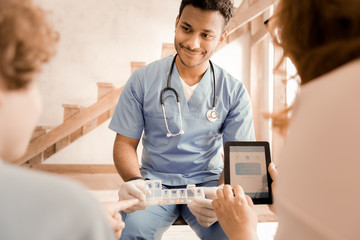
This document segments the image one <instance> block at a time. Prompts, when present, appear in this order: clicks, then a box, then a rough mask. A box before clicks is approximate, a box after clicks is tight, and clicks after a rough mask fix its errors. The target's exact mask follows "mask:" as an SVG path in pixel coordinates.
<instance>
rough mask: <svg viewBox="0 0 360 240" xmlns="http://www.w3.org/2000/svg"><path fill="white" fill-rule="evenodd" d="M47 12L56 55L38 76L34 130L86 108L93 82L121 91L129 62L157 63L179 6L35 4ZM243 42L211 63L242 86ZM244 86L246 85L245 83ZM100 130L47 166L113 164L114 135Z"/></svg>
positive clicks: (162, 2) (91, 0)
mask: <svg viewBox="0 0 360 240" xmlns="http://www.w3.org/2000/svg"><path fill="white" fill-rule="evenodd" d="M36 2H37V3H38V4H39V5H40V6H42V7H43V8H44V9H46V10H49V12H50V15H49V18H50V20H51V22H52V23H53V25H54V27H55V29H57V30H58V32H59V33H60V42H59V44H58V54H57V55H56V56H55V58H54V59H53V60H52V61H51V62H50V63H49V64H48V65H47V66H46V67H45V68H44V71H43V73H42V74H41V76H40V83H41V92H42V95H43V103H44V109H43V114H42V116H41V118H40V120H39V125H52V126H56V125H59V124H61V123H62V119H63V109H62V104H64V103H66V104H78V105H83V106H89V105H91V104H92V103H94V102H95V101H96V99H97V86H96V83H97V82H112V83H114V84H115V85H116V86H121V85H123V84H124V83H125V82H126V81H127V79H128V77H129V75H130V62H131V61H145V62H147V63H150V62H152V61H154V60H157V59H159V58H160V55H161V45H162V43H163V42H173V38H174V25H175V19H176V16H177V13H178V8H179V4H180V2H181V0H105V1H99V0H87V1H73V0H51V1H48V0H36ZM248 39H249V38H248V36H244V37H242V38H240V39H239V40H238V41H235V42H234V43H232V44H230V45H229V46H226V47H225V48H224V49H222V50H221V51H220V52H218V53H216V54H215V56H214V57H213V61H214V62H215V63H216V64H218V65H220V66H222V67H224V68H225V69H226V70H228V71H229V72H230V73H231V74H233V75H234V76H235V77H237V78H238V79H240V80H243V81H245V82H246V81H247V79H248V77H249V72H248V69H249V68H248V65H247V64H248V61H247V58H248V55H249V53H248V50H247V49H248V45H249V41H248ZM246 84H247V83H246ZM108 124H109V121H107V122H105V123H104V124H102V125H101V126H100V127H98V128H97V129H96V130H94V131H93V132H91V133H89V134H88V135H86V136H85V137H82V138H80V139H79V140H77V141H76V142H75V143H73V144H71V145H70V146H69V147H67V148H65V149H64V150H62V151H61V152H59V153H57V154H55V155H54V156H52V157H51V158H50V159H48V160H47V161H46V162H47V163H112V145H113V140H114V137H115V133H113V132H112V131H110V130H109V129H108V128H107V126H108Z"/></svg>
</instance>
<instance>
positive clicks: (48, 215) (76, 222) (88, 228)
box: [0, 164, 112, 239]
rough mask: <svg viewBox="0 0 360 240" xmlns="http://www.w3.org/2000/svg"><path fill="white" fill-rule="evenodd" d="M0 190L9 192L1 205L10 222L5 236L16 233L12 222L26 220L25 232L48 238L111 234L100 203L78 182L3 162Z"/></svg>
mask: <svg viewBox="0 0 360 240" xmlns="http://www.w3.org/2000/svg"><path fill="white" fill-rule="evenodd" d="M0 191H1V192H6V194H4V195H3V196H2V199H1V201H2V206H0V211H1V212H2V215H1V216H0V222H1V221H2V220H4V219H7V221H8V227H9V230H8V231H7V232H6V233H4V234H5V236H6V234H13V228H12V227H13V225H12V224H11V223H13V222H17V223H19V224H20V225H21V223H26V224H25V226H24V227H23V229H22V231H23V233H22V234H24V235H26V234H28V235H31V236H36V235H37V234H38V233H41V236H46V238H47V239H54V237H57V238H58V239H61V238H59V237H60V236H63V237H66V236H73V237H74V238H72V239H83V238H80V236H85V235H86V236H88V233H89V232H93V233H94V234H99V235H101V236H111V234H112V232H111V229H110V227H109V226H108V223H107V222H106V221H107V220H106V218H105V215H104V213H103V211H102V209H101V205H100V203H99V202H98V201H97V200H96V199H95V198H94V197H93V196H92V194H91V193H90V192H89V190H87V189H86V188H85V187H83V186H82V185H81V184H79V183H77V182H73V181H71V180H68V179H65V178H61V177H58V176H55V175H52V174H47V173H42V172H38V171H34V170H30V169H25V168H22V167H17V166H11V165H8V164H3V165H2V166H0ZM16 213H21V214H16ZM39 226H42V228H41V229H40V228H39ZM74 226H76V227H74ZM34 234H35V235H34ZM30 238H31V237H30ZM32 239H34V238H32ZM40 239H44V238H40ZM90 239H94V238H90ZM106 239H109V238H106Z"/></svg>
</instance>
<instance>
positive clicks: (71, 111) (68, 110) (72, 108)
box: [55, 104, 85, 151]
mask: <svg viewBox="0 0 360 240" xmlns="http://www.w3.org/2000/svg"><path fill="white" fill-rule="evenodd" d="M62 106H63V108H64V122H65V121H66V120H68V119H70V118H71V117H72V116H74V115H75V114H77V113H78V112H80V111H81V110H82V109H84V108H85V107H83V106H80V105H74V104H63V105H62ZM82 135H83V131H82V127H80V128H78V129H77V130H75V131H74V132H73V133H72V134H71V135H70V136H66V137H64V138H63V139H61V140H60V141H58V142H57V143H56V149H55V151H59V150H61V149H63V148H64V147H66V146H67V145H69V144H70V143H72V142H74V141H75V140H76V139H78V138H79V137H81V136H82Z"/></svg>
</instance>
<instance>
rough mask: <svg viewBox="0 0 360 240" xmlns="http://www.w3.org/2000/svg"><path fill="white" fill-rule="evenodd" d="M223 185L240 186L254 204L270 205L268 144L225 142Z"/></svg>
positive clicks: (271, 201)
mask: <svg viewBox="0 0 360 240" xmlns="http://www.w3.org/2000/svg"><path fill="white" fill-rule="evenodd" d="M224 153H225V160H224V174H225V175H224V177H225V184H230V185H231V186H233V187H234V186H235V185H240V186H241V187H242V188H243V189H244V192H245V194H247V195H248V196H250V197H251V199H252V200H253V202H254V204H272V203H273V200H272V192H271V182H272V180H271V177H270V174H269V172H268V166H269V164H270V162H271V159H270V148H269V143H268V142H257V141H254V142H239V141H233V142H226V143H225V149H224Z"/></svg>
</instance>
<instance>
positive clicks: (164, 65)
mask: <svg viewBox="0 0 360 240" xmlns="http://www.w3.org/2000/svg"><path fill="white" fill-rule="evenodd" d="M173 57H174V56H172V55H170V56H168V57H165V58H161V59H159V60H156V61H153V62H151V63H149V64H147V65H145V66H143V67H141V68H138V69H136V70H135V71H134V73H133V74H135V75H139V76H141V75H148V74H149V73H154V72H158V71H161V72H163V71H165V70H166V69H168V68H169V66H170V64H171V61H172V59H173ZM165 72H166V71H165Z"/></svg>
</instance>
